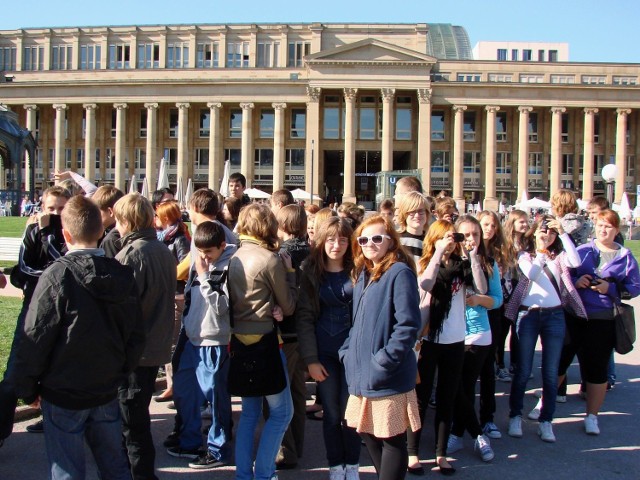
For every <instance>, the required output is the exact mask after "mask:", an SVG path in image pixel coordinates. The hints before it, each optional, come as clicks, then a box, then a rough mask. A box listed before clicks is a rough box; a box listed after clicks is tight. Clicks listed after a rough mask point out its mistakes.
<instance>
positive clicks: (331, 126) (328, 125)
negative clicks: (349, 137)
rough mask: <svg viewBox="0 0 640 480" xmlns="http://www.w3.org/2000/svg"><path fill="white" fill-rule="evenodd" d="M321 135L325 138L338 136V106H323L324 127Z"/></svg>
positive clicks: (336, 137)
mask: <svg viewBox="0 0 640 480" xmlns="http://www.w3.org/2000/svg"><path fill="white" fill-rule="evenodd" d="M323 132H324V134H323V136H324V138H326V139H338V138H340V108H337V107H325V108H324V128H323Z"/></svg>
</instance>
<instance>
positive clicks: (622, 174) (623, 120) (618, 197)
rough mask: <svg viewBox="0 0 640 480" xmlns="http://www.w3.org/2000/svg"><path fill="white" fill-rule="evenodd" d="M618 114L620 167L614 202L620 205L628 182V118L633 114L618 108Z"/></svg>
mask: <svg viewBox="0 0 640 480" xmlns="http://www.w3.org/2000/svg"><path fill="white" fill-rule="evenodd" d="M616 113H617V114H618V118H617V120H616V166H617V167H618V173H617V175H616V194H615V200H614V201H615V202H616V203H620V202H621V201H622V194H623V193H624V191H625V183H626V180H627V116H628V115H629V114H630V113H631V109H629V108H617V109H616Z"/></svg>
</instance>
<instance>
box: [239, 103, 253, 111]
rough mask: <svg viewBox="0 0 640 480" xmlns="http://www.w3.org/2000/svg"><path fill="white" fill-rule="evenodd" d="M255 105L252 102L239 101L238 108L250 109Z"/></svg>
mask: <svg viewBox="0 0 640 480" xmlns="http://www.w3.org/2000/svg"><path fill="white" fill-rule="evenodd" d="M254 106H255V105H254V104H253V103H241V104H240V108H241V109H242V110H252V109H253V107H254Z"/></svg>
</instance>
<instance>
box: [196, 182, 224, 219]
mask: <svg viewBox="0 0 640 480" xmlns="http://www.w3.org/2000/svg"><path fill="white" fill-rule="evenodd" d="M189 209H190V210H193V211H194V212H196V213H201V214H202V215H206V216H208V217H215V216H216V215H217V214H218V211H219V210H220V204H219V203H218V194H217V193H216V192H214V191H213V190H211V189H210V188H199V189H198V190H196V191H195V192H193V195H191V198H190V199H189Z"/></svg>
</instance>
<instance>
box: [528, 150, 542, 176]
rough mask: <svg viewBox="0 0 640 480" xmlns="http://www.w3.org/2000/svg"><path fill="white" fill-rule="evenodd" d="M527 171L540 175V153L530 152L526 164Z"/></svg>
mask: <svg viewBox="0 0 640 480" xmlns="http://www.w3.org/2000/svg"><path fill="white" fill-rule="evenodd" d="M527 172H528V174H529V175H540V176H542V153H530V154H529V162H528V164H527Z"/></svg>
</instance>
